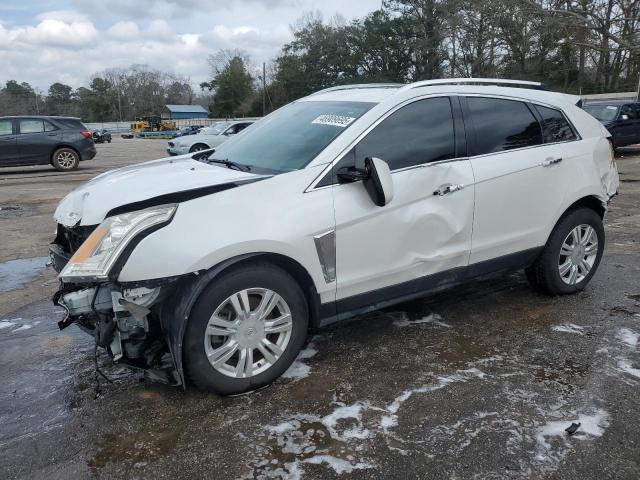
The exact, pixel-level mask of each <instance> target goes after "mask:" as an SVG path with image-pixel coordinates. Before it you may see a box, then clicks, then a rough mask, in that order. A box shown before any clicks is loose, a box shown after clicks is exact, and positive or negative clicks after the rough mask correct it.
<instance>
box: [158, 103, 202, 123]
mask: <svg viewBox="0 0 640 480" xmlns="http://www.w3.org/2000/svg"><path fill="white" fill-rule="evenodd" d="M208 116H209V112H207V110H206V109H205V108H204V107H203V106H202V105H165V106H164V108H163V109H162V118H163V119H169V120H180V119H190V118H207V117H208Z"/></svg>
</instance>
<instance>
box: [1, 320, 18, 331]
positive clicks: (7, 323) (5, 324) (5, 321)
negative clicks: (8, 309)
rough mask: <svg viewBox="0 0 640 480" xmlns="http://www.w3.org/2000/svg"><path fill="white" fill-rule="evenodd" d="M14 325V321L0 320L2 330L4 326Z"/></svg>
mask: <svg viewBox="0 0 640 480" xmlns="http://www.w3.org/2000/svg"><path fill="white" fill-rule="evenodd" d="M14 325H15V323H14V322H9V321H8V320H2V321H0V330H4V329H5V328H11V327H13V326H14Z"/></svg>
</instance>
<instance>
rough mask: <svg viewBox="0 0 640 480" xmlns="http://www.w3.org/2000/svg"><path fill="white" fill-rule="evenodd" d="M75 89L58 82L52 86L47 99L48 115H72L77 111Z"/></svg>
mask: <svg viewBox="0 0 640 480" xmlns="http://www.w3.org/2000/svg"><path fill="white" fill-rule="evenodd" d="M72 92H73V89H72V88H71V87H70V86H69V85H65V84H64V83H60V82H56V83H53V84H51V86H50V87H49V92H48V93H47V99H46V102H45V103H46V113H47V115H70V114H72V113H73V111H74V110H75V102H74V101H73V98H72Z"/></svg>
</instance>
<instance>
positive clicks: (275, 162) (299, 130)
mask: <svg viewBox="0 0 640 480" xmlns="http://www.w3.org/2000/svg"><path fill="white" fill-rule="evenodd" d="M374 105H375V104H374V103H368V102H328V101H319V102H314V101H310V102H309V101H307V102H298V103H292V104H289V105H287V106H286V107H283V108H281V109H280V110H278V111H277V112H275V113H274V114H272V115H270V116H269V117H267V118H265V119H264V120H263V121H261V122H259V123H258V124H256V125H255V127H252V128H251V131H250V132H248V134H247V135H239V136H238V137H236V138H235V139H234V140H233V141H231V142H228V143H224V144H222V145H221V146H220V148H218V149H217V150H216V151H215V152H214V153H212V154H211V156H210V157H211V158H216V159H223V160H228V161H231V162H235V163H239V164H242V165H248V166H250V167H251V168H252V170H258V171H259V170H263V171H266V172H271V173H283V172H290V171H293V170H299V169H301V168H303V167H305V166H306V165H307V164H308V163H309V162H310V161H311V160H313V159H314V158H315V156H316V155H318V154H319V153H320V152H321V151H322V150H324V148H325V147H326V146H327V145H329V143H331V142H332V141H333V140H334V139H335V138H336V137H337V136H338V135H340V134H341V133H342V132H344V131H345V130H346V129H347V128H348V127H349V125H351V124H352V123H353V122H354V121H355V120H356V119H357V118H359V117H361V116H362V115H363V114H364V113H365V112H367V111H368V110H369V109H370V108H371V107H373V106H374Z"/></svg>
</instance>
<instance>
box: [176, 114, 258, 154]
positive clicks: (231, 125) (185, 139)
mask: <svg viewBox="0 0 640 480" xmlns="http://www.w3.org/2000/svg"><path fill="white" fill-rule="evenodd" d="M252 123H253V121H246V120H243V121H238V122H218V123H216V124H215V125H212V126H211V127H204V128H202V129H201V130H200V131H199V132H198V133H196V134H195V135H184V136H181V137H176V138H174V139H172V140H170V141H169V142H168V146H167V153H168V154H169V155H184V154H186V153H195V152H200V151H202V150H211V149H214V148H216V147H217V146H218V145H220V144H221V143H223V142H225V141H226V140H228V139H229V137H231V136H232V135H236V134H237V133H240V132H241V131H242V130H244V129H245V128H247V127H248V126H249V125H251V124H252Z"/></svg>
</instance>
